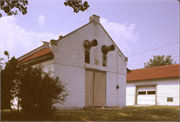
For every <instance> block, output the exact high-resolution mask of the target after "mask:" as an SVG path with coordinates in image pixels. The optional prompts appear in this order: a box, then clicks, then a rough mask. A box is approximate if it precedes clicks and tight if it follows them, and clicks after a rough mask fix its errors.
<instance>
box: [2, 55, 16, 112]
mask: <svg viewBox="0 0 180 122" xmlns="http://www.w3.org/2000/svg"><path fill="white" fill-rule="evenodd" d="M16 72H17V59H16V58H15V57H12V58H11V59H10V60H9V61H8V62H6V63H5V68H4V69H2V70H1V109H11V104H12V103H11V102H10V101H11V100H12V99H13V95H14V88H15V83H14V82H13V81H14V79H15V78H16Z"/></svg>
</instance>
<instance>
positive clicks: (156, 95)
mask: <svg viewBox="0 0 180 122" xmlns="http://www.w3.org/2000/svg"><path fill="white" fill-rule="evenodd" d="M126 105H127V106H128V105H179V64H173V65H165V66H158V67H151V68H144V69H136V70H131V73H128V74H127V84H126Z"/></svg>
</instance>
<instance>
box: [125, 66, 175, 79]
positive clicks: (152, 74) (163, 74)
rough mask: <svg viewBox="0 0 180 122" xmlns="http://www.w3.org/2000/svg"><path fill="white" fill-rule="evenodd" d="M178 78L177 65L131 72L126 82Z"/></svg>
mask: <svg viewBox="0 0 180 122" xmlns="http://www.w3.org/2000/svg"><path fill="white" fill-rule="evenodd" d="M169 77H179V64H173V65H165V66H158V67H150V68H144V69H137V70H131V73H128V74H127V81H135V80H147V79H157V78H169Z"/></svg>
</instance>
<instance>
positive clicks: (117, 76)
mask: <svg viewBox="0 0 180 122" xmlns="http://www.w3.org/2000/svg"><path fill="white" fill-rule="evenodd" d="M116 84H117V85H118V51H117V83H116ZM116 89H117V106H119V103H118V88H116Z"/></svg>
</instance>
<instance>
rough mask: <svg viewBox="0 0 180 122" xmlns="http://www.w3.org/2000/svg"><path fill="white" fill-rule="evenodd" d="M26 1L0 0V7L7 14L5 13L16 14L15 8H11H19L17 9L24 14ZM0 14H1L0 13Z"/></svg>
mask: <svg viewBox="0 0 180 122" xmlns="http://www.w3.org/2000/svg"><path fill="white" fill-rule="evenodd" d="M26 5H28V1H27V0H17V1H14V0H12V1H5V0H2V1H1V9H2V10H3V11H4V12H5V13H6V14H7V15H17V10H13V9H14V8H17V9H19V11H20V12H21V13H22V14H23V15H24V14H26V13H27V7H26ZM0 14H1V13H0ZM1 16H2V14H1Z"/></svg>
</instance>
